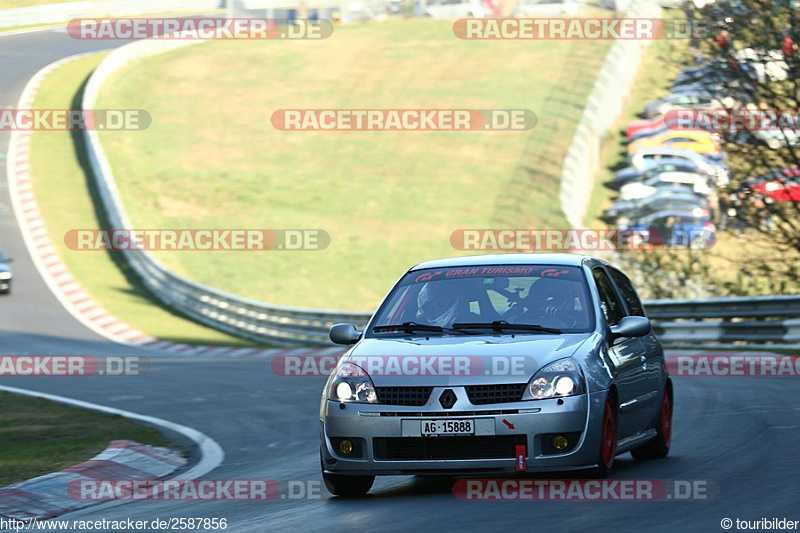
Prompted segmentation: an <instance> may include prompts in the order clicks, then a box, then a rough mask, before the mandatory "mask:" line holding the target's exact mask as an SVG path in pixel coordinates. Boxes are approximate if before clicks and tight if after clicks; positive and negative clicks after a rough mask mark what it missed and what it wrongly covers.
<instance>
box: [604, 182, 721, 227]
mask: <svg viewBox="0 0 800 533" xmlns="http://www.w3.org/2000/svg"><path fill="white" fill-rule="evenodd" d="M648 205H650V206H653V208H652V209H646V210H642V208H643V207H644V206H648ZM708 205H709V202H708V200H707V199H706V198H703V197H700V196H698V195H696V194H694V193H693V192H692V191H691V190H690V189H687V188H685V187H682V186H679V187H675V186H669V187H665V188H659V189H657V190H656V192H655V193H653V194H652V195H650V196H647V197H645V198H641V199H634V200H623V199H618V200H617V201H616V202H614V205H613V206H611V207H610V208H608V209H606V210H605V211H604V212H603V215H602V219H603V220H604V221H605V222H607V223H609V224H614V223H616V222H619V221H622V222H625V219H627V220H628V221H630V219H632V218H639V217H641V216H643V215H644V214H646V213H648V212H655V211H661V210H664V209H666V208H669V207H674V206H679V207H686V208H688V209H694V208H695V207H699V208H704V209H708Z"/></svg>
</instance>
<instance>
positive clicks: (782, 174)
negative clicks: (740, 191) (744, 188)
mask: <svg viewBox="0 0 800 533" xmlns="http://www.w3.org/2000/svg"><path fill="white" fill-rule="evenodd" d="M750 188H751V189H753V190H754V191H755V192H758V193H761V194H763V195H766V196H769V197H770V198H772V199H773V200H775V201H776V202H800V168H784V169H783V170H779V171H778V172H775V173H774V174H769V175H767V176H763V177H762V178H759V180H758V182H756V183H754V184H753V185H751V186H750Z"/></svg>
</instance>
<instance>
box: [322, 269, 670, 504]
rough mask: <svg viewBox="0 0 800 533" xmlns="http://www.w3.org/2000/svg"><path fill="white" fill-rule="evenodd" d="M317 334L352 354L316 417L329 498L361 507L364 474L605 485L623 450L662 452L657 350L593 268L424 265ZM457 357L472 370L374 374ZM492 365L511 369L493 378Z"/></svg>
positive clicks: (636, 310) (665, 405)
mask: <svg viewBox="0 0 800 533" xmlns="http://www.w3.org/2000/svg"><path fill="white" fill-rule="evenodd" d="M330 337H331V340H333V341H334V342H335V343H337V344H344V345H347V346H350V348H349V349H348V351H347V352H346V353H345V354H344V355H343V356H342V358H341V359H340V360H339V363H338V365H337V367H336V368H335V369H334V371H333V372H332V374H331V376H330V378H329V379H328V382H327V383H326V384H325V387H324V389H323V391H322V399H321V402H320V409H319V421H320V424H319V428H320V429H319V431H320V455H321V457H320V465H321V468H322V477H323V480H324V482H325V486H326V487H327V489H328V490H329V491H330V492H332V493H333V494H337V495H340V496H359V495H363V494H365V493H366V492H368V491H369V489H370V488H371V486H372V484H373V482H374V480H375V476H377V475H414V474H441V473H444V472H447V473H448V474H451V475H452V474H463V475H469V474H470V473H471V475H476V474H480V475H487V474H490V473H498V474H502V473H512V474H513V473H515V472H521V471H527V472H544V471H552V470H558V471H563V470H585V469H589V470H595V471H596V472H597V473H598V474H600V475H604V474H606V473H608V472H609V471H610V470H611V469H612V467H613V466H614V457H615V456H617V455H620V454H622V453H625V452H628V451H630V452H631V453H632V455H633V456H634V458H637V459H649V458H661V457H665V456H666V455H667V454H668V453H669V447H670V442H671V431H672V430H671V428H672V421H671V416H672V404H673V388H672V384H671V381H670V377H669V375H668V374H667V372H666V370H665V368H664V353H663V350H662V348H661V345H660V344H659V341H658V339H657V338H656V337H655V335H653V333H652V331H651V329H650V322H649V320H648V319H647V317H646V314H645V310H644V307H643V306H642V303H641V300H640V299H639V297H638V296H637V294H636V291H635V289H634V288H633V285H632V284H631V282H630V280H629V279H628V278H627V277H626V276H625V275H624V274H623V273H622V272H620V271H619V270H617V269H616V268H614V267H612V266H611V265H609V264H608V263H606V262H604V261H601V260H599V259H595V258H591V257H584V256H578V255H572V254H514V255H512V254H501V255H489V256H474V257H461V258H453V259H443V260H438V261H429V262H427V263H422V264H420V265H417V266H415V267H413V268H412V269H410V270H409V271H408V272H407V273H405V274H404V275H403V276H402V277H401V278H400V280H399V281H398V282H397V283H396V284H395V286H394V288H392V290H391V291H390V292H389V294H388V296H387V297H386V298H385V299H384V301H383V303H381V305H380V307H379V308H378V310H377V311H376V312H375V314H374V316H373V317H372V319H371V320H370V321H369V324H367V326H366V329H365V330H364V331H363V332H361V331H357V330H356V328H355V326H353V325H352V324H337V325H335V326H333V327H332V328H331V330H330ZM454 354H457V355H458V356H460V357H461V358H462V359H463V358H465V357H466V358H469V361H470V363H469V365H467V366H468V367H470V368H469V370H467V371H466V372H461V373H458V374H456V373H455V372H452V371H450V372H448V371H446V370H444V371H442V372H436V373H431V374H426V375H419V373H414V372H413V371H402V372H387V371H384V370H383V369H384V368H388V363H387V366H383V362H384V361H385V360H386V359H387V358H398V357H400V358H404V360H405V359H408V360H410V361H412V362H413V361H414V360H419V359H420V358H431V357H434V358H440V359H441V358H452V357H453V355H454ZM376 357H377V358H378V359H375V358H376ZM502 357H514V358H519V359H520V363H522V364H519V365H517V367H516V368H517V370H515V371H511V372H508V371H502V372H500V371H494V370H493V369H495V368H497V366H496V365H495V364H494V363H493V362H492V361H495V360H496V359H497V358H502ZM371 358H372V361H373V362H374V364H373V363H370V359H371ZM472 365H474V368H473V367H472ZM487 365H488V366H487ZM408 366H409V368H411V365H408ZM461 366H462V367H463V365H461ZM367 368H373V370H372V371H371V372H368V371H367ZM470 370H473V371H470ZM484 370H485V371H484ZM633 404H636V409H627V408H624V407H623V408H622V409H621V408H620V406H630V405H633Z"/></svg>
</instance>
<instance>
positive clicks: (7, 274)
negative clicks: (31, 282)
mask: <svg viewBox="0 0 800 533" xmlns="http://www.w3.org/2000/svg"><path fill="white" fill-rule="evenodd" d="M0 279H11V272H0Z"/></svg>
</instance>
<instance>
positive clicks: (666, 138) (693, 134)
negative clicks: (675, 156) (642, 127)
mask: <svg viewBox="0 0 800 533" xmlns="http://www.w3.org/2000/svg"><path fill="white" fill-rule="evenodd" d="M719 140H720V135H719V133H710V132H707V131H698V130H667V131H664V132H662V133H659V134H657V135H653V136H651V137H645V138H642V139H637V140H635V141H633V142H631V143H630V144H629V145H628V154H634V153H636V152H638V151H639V150H640V149H642V148H651V147H657V146H666V147H669V148H679V149H683V150H689V151H691V152H694V153H696V154H704V155H713V156H716V157H719V156H720V154H721V152H722V148H721V146H720V143H719Z"/></svg>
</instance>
